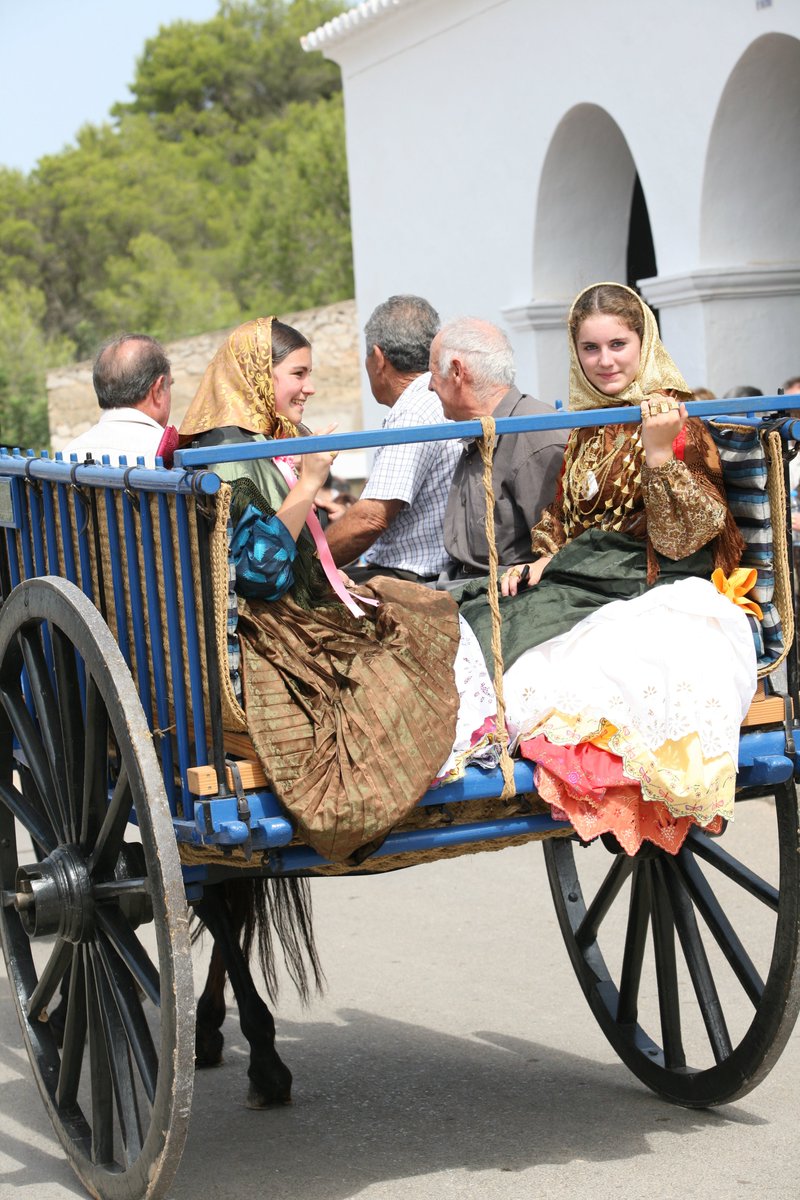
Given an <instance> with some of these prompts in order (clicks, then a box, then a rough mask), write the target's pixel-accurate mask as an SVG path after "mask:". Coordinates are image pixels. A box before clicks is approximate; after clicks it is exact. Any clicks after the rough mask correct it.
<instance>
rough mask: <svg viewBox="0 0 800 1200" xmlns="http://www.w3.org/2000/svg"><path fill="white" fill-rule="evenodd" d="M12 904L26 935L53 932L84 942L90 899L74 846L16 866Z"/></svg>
mask: <svg viewBox="0 0 800 1200" xmlns="http://www.w3.org/2000/svg"><path fill="white" fill-rule="evenodd" d="M16 893H17V894H16V897H15V899H14V907H15V908H16V909H17V912H18V913H19V915H20V920H21V922H22V925H23V928H24V929H25V932H26V933H27V934H28V937H30V938H37V937H46V936H48V935H50V934H57V935H58V936H59V937H61V938H64V939H65V940H66V941H68V942H73V943H77V942H85V941H88V940H89V938H90V937H91V936H92V934H93V933H94V928H95V921H94V899H93V896H92V882H91V879H90V877H89V871H88V868H87V866H86V861H85V859H84V857H83V855H82V853H81V851H80V848H79V847H78V846H59V847H57V849H55V850H54V851H53V852H52V854H50V855H48V857H47V858H45V859H43V860H42V861H41V862H38V863H34V864H31V865H29V866H25V867H18V868H17V876H16Z"/></svg>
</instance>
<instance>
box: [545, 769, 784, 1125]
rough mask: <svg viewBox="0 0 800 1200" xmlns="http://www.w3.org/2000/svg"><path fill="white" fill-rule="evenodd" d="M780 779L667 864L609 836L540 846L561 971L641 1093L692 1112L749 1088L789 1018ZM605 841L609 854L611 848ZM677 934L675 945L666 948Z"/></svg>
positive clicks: (647, 849) (664, 857)
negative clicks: (567, 963) (571, 975)
mask: <svg viewBox="0 0 800 1200" xmlns="http://www.w3.org/2000/svg"><path fill="white" fill-rule="evenodd" d="M797 817H798V810H797V795H796V791H795V787H794V784H793V783H791V782H790V783H788V784H784V785H781V786H780V787H779V788H777V789H776V790H775V794H774V798H773V797H766V798H763V797H762V798H759V799H752V800H741V801H738V802H737V805H736V820H735V822H733V823H731V824H730V825H729V826H728V829H727V830H726V832H725V834H724V835H723V836H722V837H721V838H713V837H710V836H709V835H707V834H705V833H703V832H702V831H701V830H700V829H694V830H693V831H692V832H691V834H690V835H689V837H688V838H687V840H686V842H685V843H684V846H683V848H682V849H681V851H680V853H679V854H678V855H677V856H673V855H671V854H667V853H664V852H663V851H661V850H658V849H656V847H654V846H651V845H649V844H647V843H645V845H644V846H643V848H642V850H641V851H640V852H639V854H637V855H636V856H635V857H629V856H627V855H626V854H623V853H620V852H618V850H619V847H618V846H617V845H616V843H614V842H613V839H611V838H606V839H597V840H596V841H594V842H592V843H591V844H590V845H589V846H582V845H581V844H580V843H578V842H577V841H575V840H573V839H566V838H565V839H554V840H552V841H550V842H547V843H545V847H544V849H545V860H546V863H547V872H548V876H549V878H550V887H551V889H552V892H553V898H554V900H555V906H556V912H557V914H558V919H559V922H560V925H561V931H562V933H563V935H564V940H565V942H566V944H567V949H568V950H569V954H570V958H571V959H572V965H573V966H574V968H575V972H576V974H577V976H578V980H579V982H580V984H581V987H582V988H583V991H584V993H585V995H586V998H587V1000H588V1001H589V1004H590V1006H591V1008H592V1011H593V1012H594V1015H595V1017H596V1018H597V1020H598V1022H599V1024H600V1027H601V1028H602V1030H603V1032H604V1034H605V1035H606V1037H607V1038H608V1040H609V1041H610V1042H611V1044H612V1046H613V1047H614V1049H615V1050H616V1052H617V1053H618V1054H619V1056H620V1058H621V1059H622V1060H623V1062H624V1063H626V1064H627V1066H628V1067H629V1068H630V1069H631V1070H632V1071H633V1073H634V1074H635V1075H637V1076H638V1078H639V1079H641V1080H642V1082H643V1083H646V1084H647V1086H648V1087H650V1088H652V1089H653V1091H654V1092H658V1093H659V1095H661V1096H663V1097H665V1098H666V1099H667V1100H671V1101H672V1102H673V1103H676V1104H683V1105H686V1106H687V1107H691V1108H704V1107H707V1106H709V1105H715V1104H724V1103H725V1102H726V1101H729V1100H735V1099H736V1098H737V1097H739V1096H743V1095H745V1094H746V1093H747V1092H749V1091H751V1090H752V1088H754V1087H755V1086H756V1084H758V1083H760V1082H761V1080H762V1079H763V1078H764V1077H765V1075H767V1073H768V1072H769V1071H770V1070H771V1069H772V1067H773V1066H774V1064H775V1063H776V1062H777V1060H778V1058H779V1056H780V1053H781V1051H782V1050H783V1047H784V1046H785V1044H786V1042H787V1040H788V1037H789V1035H790V1033H791V1031H792V1027H793V1025H794V1022H795V1020H796V1018H797V1013H798V1008H800V970H799V969H798V967H799V960H798V936H799V935H800V853H799V851H800V837H799V835H798V820H797ZM612 843H613V844H612ZM676 933H677V938H676V936H675V935H676Z"/></svg>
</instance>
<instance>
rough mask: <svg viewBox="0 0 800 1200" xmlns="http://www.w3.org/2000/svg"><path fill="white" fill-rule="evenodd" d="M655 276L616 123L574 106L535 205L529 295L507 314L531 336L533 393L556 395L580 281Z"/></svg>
mask: <svg viewBox="0 0 800 1200" xmlns="http://www.w3.org/2000/svg"><path fill="white" fill-rule="evenodd" d="M656 274H657V269H656V256H655V246H654V243H653V235H652V231H651V228H650V217H649V215H648V212H647V202H646V199H645V195H644V190H643V188H642V185H641V182H640V180H639V176H638V173H637V170H636V164H635V163H634V161H633V155H632V154H631V152H630V149H629V147H628V143H627V141H626V140H625V137H624V135H623V133H622V130H621V129H620V127H619V126H618V125H617V123H616V121H614V119H613V118H612V117H610V116H609V114H608V113H607V112H606V111H605V110H604V109H602V108H600V107H598V106H597V105H595V104H578V105H576V106H575V108H573V109H570V111H569V112H568V113H567V114H566V115H565V116H564V117H563V118H562V120H561V121H560V122H559V124H558V126H557V128H556V130H555V133H554V134H553V138H552V141H551V142H550V146H549V148H548V151H547V154H546V156H545V161H544V165H543V167H542V174H541V179H540V184H539V195H538V198H537V203H536V224H535V231H534V251H533V297H534V298H533V300H532V302H531V303H530V304H529V305H526V306H524V308H523V309H520V310H514V312H513V313H511V312H508V313H507V316H508V317H509V320H511V321H512V323H513V324H514V325H515V327H516V328H517V329H518V330H519V331H520V333H527V334H528V336H529V337H530V338H531V340H532V342H533V347H532V349H533V356H534V357H535V361H536V375H537V379H538V388H539V395H541V396H543V397H544V398H553V397H556V396H561V395H562V394H563V390H564V381H565V380H566V377H567V349H566V339H565V337H564V323H565V318H566V313H567V306H568V304H569V302H570V300H571V299H572V298H573V296H575V294H576V293H577V292H578V291H580V290H581V288H583V287H586V286H587V284H590V283H595V282H597V281H598V280H603V279H613V280H619V281H620V282H627V283H629V284H630V285H631V286H636V281H637V280H639V279H645V278H649V277H651V276H654V275H656Z"/></svg>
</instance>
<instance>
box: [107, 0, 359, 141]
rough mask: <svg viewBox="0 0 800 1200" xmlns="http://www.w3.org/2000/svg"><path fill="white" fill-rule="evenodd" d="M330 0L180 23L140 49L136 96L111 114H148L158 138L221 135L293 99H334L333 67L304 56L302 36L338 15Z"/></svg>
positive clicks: (226, 7)
mask: <svg viewBox="0 0 800 1200" xmlns="http://www.w3.org/2000/svg"><path fill="white" fill-rule="evenodd" d="M343 7H344V6H343V5H342V4H338V3H335V2H333V0H294V2H293V3H290V4H288V5H287V4H286V3H285V2H284V0H250V2H249V3H236V2H228V3H222V4H221V5H220V11H219V13H218V14H217V16H215V17H212V19H211V20H210V21H206V22H204V23H203V24H195V23H191V22H187V21H178V22H176V23H175V24H174V25H170V26H169V27H167V28H166V29H162V30H161V32H160V33H159V35H158V37H156V38H152V39H151V40H150V41H148V42H147V43H146V44H145V49H144V54H143V55H142V57H141V58H140V59H139V63H138V66H137V72H136V79H135V81H134V83H133V85H132V87H131V91H132V93H133V96H134V99H133V101H132V102H131V103H130V104H128V105H118V106H117V107H116V108H115V110H114V112H115V114H116V115H121V114H122V113H123V112H125V111H128V112H136V113H146V114H147V115H148V116H149V117H151V118H154V119H155V120H156V122H157V126H158V129H159V131H160V133H161V134H162V135H164V136H167V137H170V136H173V137H183V136H185V135H186V134H187V133H188V132H190V131H197V132H199V133H202V134H208V133H210V132H212V131H213V132H216V133H220V132H221V131H222V130H223V129H224V127H225V125H226V124H227V125H228V127H229V129H230V130H231V131H234V130H238V129H240V128H241V127H242V126H250V125H252V124H254V123H255V124H257V123H259V122H262V121H263V120H264V119H265V118H269V117H271V116H273V115H274V114H276V113H279V112H281V111H282V109H283V108H285V107H286V105H288V104H291V103H294V102H296V101H304V100H313V99H317V98H319V97H326V96H331V95H333V93H334V92H336V91H338V90H339V89H340V87H341V82H340V78H339V71H338V68H337V67H336V66H335V65H334V64H333V63H330V62H328V61H326V60H325V59H324V58H323V57H322V55H321V54H306V53H305V52H304V50H303V49H302V47H301V45H300V37H301V36H302V34H304V33H306V32H308V30H309V29H312V28H314V26H316V25H319V24H321V23H322V22H324V21H327V20H330V18H331V17H334V16H336V15H337V13H340V12H341V11H342V9H343Z"/></svg>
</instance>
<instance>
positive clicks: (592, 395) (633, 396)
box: [567, 283, 692, 412]
mask: <svg viewBox="0 0 800 1200" xmlns="http://www.w3.org/2000/svg"><path fill="white" fill-rule="evenodd" d="M595 288H619V290H620V291H622V292H627V293H628V295H630V296H633V298H634V300H635V301H636V303H637V304H638V305H639V307H640V309H641V311H642V319H643V322H644V330H643V334H642V349H641V353H640V356H639V370H638V372H637V375H636V378H635V379H634V380H633V382H632V383H629V384H628V386H627V387H626V388H623V390H622V391H621V392H619V393H618V394H617V395H616V396H607V395H606V394H605V392H601V391H598V389H597V388H596V387H595V386H594V385H593V384H591V383H590V382H589V380H588V379H587V378H586V376H585V375H584V373H583V367H582V366H581V364H580V362H579V360H578V349H577V346H576V345H575V337H574V335H573V333H572V315H573V313H574V311H575V308H576V306H577V305H578V303H579V301H580V300H581V299H582V297H583V296H585V295H586V293H587V292H592V291H594V289H595ZM597 311H602V310H597ZM614 315H616V314H614ZM567 328H568V332H569V358H570V365H569V404H568V407H569V409H570V410H571V411H573V412H574V411H575V410H578V409H587V408H616V407H617V406H618V405H623V404H641V403H642V401H643V400H644V399H645V398H646V397H647V396H650V395H652V393H653V392H667V391H671V392H678V393H681V394H682V396H683V397H685V398H686V399H687V400H690V399H691V398H692V393H691V390H690V388H689V386H688V384H687V383H686V380H685V379H684V378H683V376H682V375H681V373H680V371H679V370H678V368H677V367H676V366H675V363H674V362H673V361H672V359H671V358H670V356H669V354H667V351H666V350H665V349H664V346H663V345H662V343H661V339H660V337H659V336H658V326H657V325H656V319H655V317H654V316H653V313H652V312H651V310H650V309H649V308H648V307H647V305H646V304H645V303H644V301H643V300H642V298H641V296H638V295H637V294H636V292H634V290H633V289H632V288H629V287H625V285H624V284H622V283H593V284H591V286H590V287H587V288H584V289H583V291H582V292H579V293H578V295H577V296H576V297H575V299H574V300H573V302H572V307H571V308H570V310H569V317H568V324H567Z"/></svg>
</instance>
